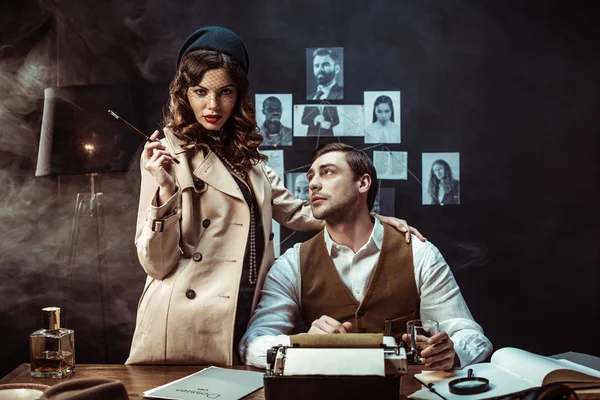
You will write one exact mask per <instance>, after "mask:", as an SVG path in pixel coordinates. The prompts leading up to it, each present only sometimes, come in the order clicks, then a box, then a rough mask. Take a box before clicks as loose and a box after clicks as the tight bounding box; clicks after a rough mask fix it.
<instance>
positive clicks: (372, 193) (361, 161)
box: [311, 142, 377, 210]
mask: <svg viewBox="0 0 600 400" xmlns="http://www.w3.org/2000/svg"><path fill="white" fill-rule="evenodd" d="M332 151H341V152H343V153H346V161H347V162H348V165H350V168H352V171H353V172H354V178H356V179H358V178H359V177H361V176H363V175H364V174H369V176H370V177H371V187H370V188H369V193H368V194H367V207H369V210H371V209H372V208H373V204H375V198H376V197H377V171H376V170H375V166H374V165H373V161H371V159H370V158H369V156H368V155H367V153H365V152H364V151H362V150H358V149H355V148H354V147H352V146H350V145H347V144H345V143H339V142H331V143H324V144H322V145H321V146H319V147H318V148H317V149H316V150H315V151H314V152H313V156H312V161H311V163H313V162H315V160H316V159H317V158H319V157H321V156H322V155H323V154H326V153H331V152H332Z"/></svg>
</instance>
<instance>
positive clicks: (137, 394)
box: [0, 364, 421, 400]
mask: <svg viewBox="0 0 600 400" xmlns="http://www.w3.org/2000/svg"><path fill="white" fill-rule="evenodd" d="M202 368H203V367H202V366H199V365H192V366H189V365H168V366H167V365H122V364H78V365H77V369H76V370H75V373H74V374H73V375H71V376H70V377H68V378H64V379H41V378H32V377H31V375H30V372H29V371H30V369H29V364H21V365H20V366H18V367H17V368H15V369H14V370H13V371H12V372H11V373H9V374H8V375H6V376H5V377H4V378H2V380H0V384H7V383H40V384H43V385H49V386H52V385H56V384H57V383H60V382H65V381H67V380H70V379H78V378H109V379H118V380H120V381H121V382H123V383H124V384H125V387H126V388H127V393H129V398H130V399H141V398H142V393H143V392H145V391H146V390H149V389H152V388H155V387H157V386H160V385H164V384H165V383H169V382H172V381H174V380H176V379H179V378H183V377H184V376H187V375H191V374H193V373H195V372H198V371H200V370H201V369H202ZM234 368H236V369H245V370H249V371H261V372H262V371H263V370H260V369H257V368H252V367H245V366H236V367H234ZM419 372H421V369H420V368H419V366H415V365H410V366H409V367H408V375H405V376H403V377H402V380H401V383H400V398H401V399H406V396H408V395H409V394H411V393H413V392H415V391H416V390H418V389H419V387H420V385H419V383H418V382H417V381H415V380H414V379H413V378H412V377H413V375H414V374H416V373H419ZM264 398H265V396H264V391H263V389H260V390H257V391H256V392H254V393H252V394H250V395H248V396H247V397H245V399H252V400H264Z"/></svg>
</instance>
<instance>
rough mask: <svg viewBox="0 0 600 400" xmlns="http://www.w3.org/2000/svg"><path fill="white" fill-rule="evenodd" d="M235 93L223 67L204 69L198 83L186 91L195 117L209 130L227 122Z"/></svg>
mask: <svg viewBox="0 0 600 400" xmlns="http://www.w3.org/2000/svg"><path fill="white" fill-rule="evenodd" d="M237 95H238V93H237V88H236V87H235V85H234V84H233V80H232V79H231V77H230V75H229V72H228V71H227V70H226V69H225V68H218V69H211V70H208V71H206V73H205V74H204V76H203V77H202V80H201V81H200V83H199V84H198V85H197V86H193V87H190V88H189V89H188V91H187V98H188V101H189V102H190V106H191V107H192V110H194V115H195V116H196V119H197V120H198V122H199V123H200V125H202V126H203V127H204V128H206V129H207V130H209V131H214V130H217V129H220V128H222V127H223V125H224V124H225V122H227V120H228V119H229V117H230V116H231V113H232V111H233V108H234V107H235V102H236V101H237Z"/></svg>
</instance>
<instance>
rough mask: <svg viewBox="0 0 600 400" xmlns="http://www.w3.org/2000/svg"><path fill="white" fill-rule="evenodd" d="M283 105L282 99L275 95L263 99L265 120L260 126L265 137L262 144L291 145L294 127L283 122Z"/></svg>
mask: <svg viewBox="0 0 600 400" xmlns="http://www.w3.org/2000/svg"><path fill="white" fill-rule="evenodd" d="M282 111H283V106H282V105H281V101H280V100H279V99H278V98H277V97H274V96H269V97H267V98H266V99H265V101H263V106H262V112H263V114H264V115H265V122H264V123H263V124H262V125H261V127H260V133H261V134H262V135H263V137H264V138H265V139H264V140H263V142H262V143H261V146H291V145H292V129H291V128H288V127H286V126H284V125H283V124H282V123H281V113H282Z"/></svg>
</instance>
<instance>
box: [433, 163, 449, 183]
mask: <svg viewBox="0 0 600 400" xmlns="http://www.w3.org/2000/svg"><path fill="white" fill-rule="evenodd" d="M432 170H433V173H434V175H435V177H436V178H438V180H440V181H441V180H442V179H444V178H445V177H446V168H444V166H443V165H442V164H434V165H433V168H432Z"/></svg>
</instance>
